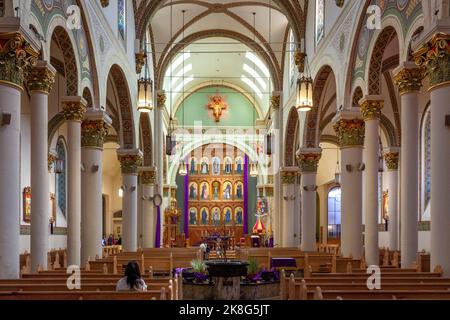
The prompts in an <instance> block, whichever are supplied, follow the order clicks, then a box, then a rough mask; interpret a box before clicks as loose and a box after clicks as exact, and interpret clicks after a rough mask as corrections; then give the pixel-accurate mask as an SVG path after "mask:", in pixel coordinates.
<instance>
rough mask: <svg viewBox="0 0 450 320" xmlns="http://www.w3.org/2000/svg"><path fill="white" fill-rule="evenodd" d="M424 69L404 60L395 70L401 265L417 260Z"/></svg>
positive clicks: (410, 264)
mask: <svg viewBox="0 0 450 320" xmlns="http://www.w3.org/2000/svg"><path fill="white" fill-rule="evenodd" d="M421 74H422V73H421V70H420V68H418V67H417V66H415V65H414V64H413V63H411V62H404V63H402V64H400V65H399V66H398V67H397V68H396V69H395V70H394V81H395V83H396V85H397V86H398V90H399V93H400V99H401V112H400V120H401V126H402V135H401V157H400V170H401V178H400V179H401V194H400V208H401V210H400V215H401V219H400V221H401V224H400V226H401V227H400V228H401V232H400V236H401V241H400V245H401V267H402V268H409V267H411V266H412V265H413V263H415V262H417V251H418V248H419V246H418V238H419V235H418V227H417V221H418V214H419V145H420V142H419V91H420V86H421V80H422V75H421Z"/></svg>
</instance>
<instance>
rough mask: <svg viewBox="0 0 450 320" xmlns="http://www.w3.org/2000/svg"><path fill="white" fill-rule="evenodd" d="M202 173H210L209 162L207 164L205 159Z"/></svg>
mask: <svg viewBox="0 0 450 320" xmlns="http://www.w3.org/2000/svg"><path fill="white" fill-rule="evenodd" d="M201 173H202V174H208V164H207V163H206V162H205V161H203V162H202V170H201Z"/></svg>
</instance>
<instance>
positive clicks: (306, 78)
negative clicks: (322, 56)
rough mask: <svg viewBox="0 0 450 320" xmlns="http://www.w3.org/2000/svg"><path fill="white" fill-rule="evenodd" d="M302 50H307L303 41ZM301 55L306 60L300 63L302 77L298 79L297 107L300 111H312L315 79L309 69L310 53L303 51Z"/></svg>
mask: <svg viewBox="0 0 450 320" xmlns="http://www.w3.org/2000/svg"><path fill="white" fill-rule="evenodd" d="M300 51H306V49H305V48H304V46H303V42H302V45H301V48H300ZM300 56H301V58H302V59H304V61H300V63H299V65H298V66H299V73H300V75H301V76H300V78H299V79H298V80H297V100H296V104H295V107H296V108H297V110H298V111H300V112H307V111H310V110H311V108H312V107H313V80H312V78H311V71H310V69H309V63H308V55H307V54H306V52H301V53H300Z"/></svg>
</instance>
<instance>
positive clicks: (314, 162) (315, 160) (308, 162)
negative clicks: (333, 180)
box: [297, 148, 322, 173]
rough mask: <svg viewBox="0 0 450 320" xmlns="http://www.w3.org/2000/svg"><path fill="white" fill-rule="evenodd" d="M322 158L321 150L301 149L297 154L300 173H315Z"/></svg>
mask: <svg viewBox="0 0 450 320" xmlns="http://www.w3.org/2000/svg"><path fill="white" fill-rule="evenodd" d="M321 157H322V149H321V148H301V149H300V150H299V152H297V160H298V163H299V167H300V172H302V173H303V172H304V173H316V172H317V166H318V165H319V160H320V158H321Z"/></svg>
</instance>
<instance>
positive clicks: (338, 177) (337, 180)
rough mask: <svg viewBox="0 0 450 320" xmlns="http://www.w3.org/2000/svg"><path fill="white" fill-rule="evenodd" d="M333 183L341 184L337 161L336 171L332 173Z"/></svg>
mask: <svg viewBox="0 0 450 320" xmlns="http://www.w3.org/2000/svg"><path fill="white" fill-rule="evenodd" d="M334 182H335V183H336V184H341V169H340V167H339V160H338V161H337V162H336V171H335V172H334Z"/></svg>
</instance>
